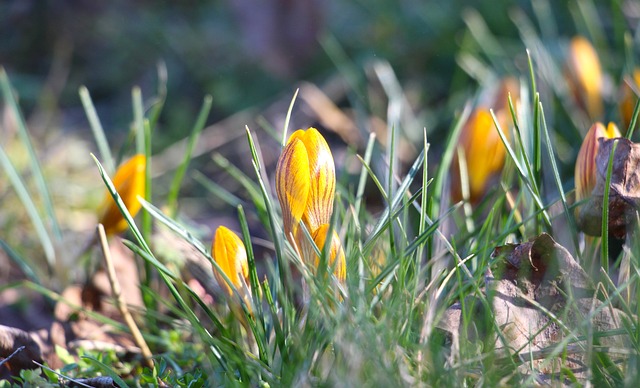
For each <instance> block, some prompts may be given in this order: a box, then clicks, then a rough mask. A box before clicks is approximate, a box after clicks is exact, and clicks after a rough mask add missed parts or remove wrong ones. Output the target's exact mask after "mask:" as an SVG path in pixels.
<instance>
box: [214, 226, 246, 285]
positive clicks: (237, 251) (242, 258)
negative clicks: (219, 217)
mask: <svg viewBox="0 0 640 388" xmlns="http://www.w3.org/2000/svg"><path fill="white" fill-rule="evenodd" d="M211 252H212V254H213V260H215V262H216V263H217V264H218V266H219V267H220V269H221V270H222V271H223V272H224V274H225V275H226V276H227V277H228V278H229V280H230V281H231V284H229V283H227V281H226V280H225V278H224V276H222V274H221V273H220V271H218V270H217V268H214V270H213V274H214V275H215V277H216V280H217V281H218V284H219V285H220V288H222V289H223V290H226V291H227V293H228V294H229V296H233V289H232V288H231V286H233V287H235V289H236V290H238V291H239V292H241V294H242V293H243V292H244V290H245V288H246V287H247V286H248V285H249V266H248V263H247V251H246V249H245V247H244V243H243V242H242V240H241V239H240V237H238V235H237V234H235V233H234V232H232V231H231V230H230V229H229V228H227V227H225V226H219V227H218V229H216V234H215V236H214V238H213V243H212V246H211ZM247 295H248V294H247ZM243 296H244V295H243Z"/></svg>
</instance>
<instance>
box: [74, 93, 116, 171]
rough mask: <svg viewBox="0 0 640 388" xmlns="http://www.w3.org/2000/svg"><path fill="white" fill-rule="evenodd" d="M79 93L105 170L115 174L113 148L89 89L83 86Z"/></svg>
mask: <svg viewBox="0 0 640 388" xmlns="http://www.w3.org/2000/svg"><path fill="white" fill-rule="evenodd" d="M78 93H79V94H80V101H82V106H83V107H84V112H85V114H86V115H87V120H89V126H90V127H91V131H92V132H93V137H94V138H95V140H96V145H97V146H98V150H99V151H100V156H101V157H102V160H104V165H105V168H106V170H107V172H108V173H109V174H113V173H115V171H116V165H115V162H114V160H113V155H112V154H111V148H110V147H109V142H108V141H107V136H106V135H105V133H104V129H103V128H102V124H101V123H100V119H99V118H98V113H97V112H96V108H95V106H94V105H93V101H92V100H91V95H90V94H89V89H87V88H86V87H85V86H81V87H80V90H79V92H78Z"/></svg>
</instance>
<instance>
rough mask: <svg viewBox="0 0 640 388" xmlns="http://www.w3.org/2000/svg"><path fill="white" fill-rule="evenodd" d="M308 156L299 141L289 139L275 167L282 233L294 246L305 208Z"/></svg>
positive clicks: (309, 183) (307, 187)
mask: <svg viewBox="0 0 640 388" xmlns="http://www.w3.org/2000/svg"><path fill="white" fill-rule="evenodd" d="M309 179H310V175H309V156H308V155H307V149H306V148H305V146H304V143H302V141H301V140H299V139H297V138H293V139H291V140H290V141H289V142H288V143H287V145H286V146H285V147H284V150H283V151H282V154H281V155H280V159H278V165H277V167H276V191H277V194H278V201H280V207H281V208H282V217H283V223H284V233H285V235H286V236H287V238H288V239H289V241H290V242H291V243H292V244H293V245H294V246H295V243H294V242H293V240H292V239H293V236H295V234H296V229H297V227H298V223H299V222H300V219H301V218H302V214H303V213H304V211H305V209H306V207H307V198H308V196H309V190H310V186H311V182H309Z"/></svg>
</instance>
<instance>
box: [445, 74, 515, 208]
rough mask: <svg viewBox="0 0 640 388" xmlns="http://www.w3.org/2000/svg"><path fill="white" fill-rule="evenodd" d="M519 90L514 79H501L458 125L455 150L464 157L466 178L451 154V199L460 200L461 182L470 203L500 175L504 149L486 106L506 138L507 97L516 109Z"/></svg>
mask: <svg viewBox="0 0 640 388" xmlns="http://www.w3.org/2000/svg"><path fill="white" fill-rule="evenodd" d="M519 89H520V84H519V83H518V81H517V80H516V79H515V78H512V77H505V78H503V79H502V80H501V81H500V83H499V84H498V85H497V87H496V88H495V89H494V91H493V93H488V94H486V95H487V96H488V97H486V98H485V99H484V101H481V102H480V104H479V106H478V108H476V110H475V111H474V112H473V113H472V114H471V116H470V117H469V119H468V120H467V122H466V123H465V125H464V127H462V131H461V133H460V138H459V143H460V145H459V148H458V149H459V151H460V152H461V155H459V156H461V157H464V160H465V162H466V168H467V176H468V179H467V181H466V182H463V181H462V171H461V169H460V167H461V166H460V158H459V157H455V158H454V160H453V166H452V179H451V199H452V200H453V201H454V202H458V201H460V200H462V198H463V195H462V187H463V184H465V185H467V186H468V187H469V200H470V202H471V203H477V202H478V201H479V200H480V199H482V197H484V195H485V194H486V193H487V191H488V189H489V188H490V187H491V186H492V185H493V184H494V183H495V181H496V180H497V179H498V178H499V177H500V174H501V172H502V167H503V166H504V162H505V158H506V149H505V147H504V144H503V142H502V140H501V139H500V135H499V134H498V130H497V129H496V127H495V124H494V122H493V118H492V117H491V113H490V109H493V111H494V113H495V115H496V119H497V120H498V124H499V125H500V128H501V129H502V131H503V133H504V135H505V136H506V137H507V140H508V139H509V133H510V131H509V127H510V123H511V114H510V110H509V96H511V98H512V102H513V104H514V108H516V109H517V106H518V98H519V94H520V93H519Z"/></svg>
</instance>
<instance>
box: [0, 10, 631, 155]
mask: <svg viewBox="0 0 640 388" xmlns="http://www.w3.org/2000/svg"><path fill="white" fill-rule="evenodd" d="M580 3H588V4H591V5H593V6H596V5H597V11H598V13H599V14H601V13H602V12H604V13H605V14H606V13H611V9H612V6H611V4H609V2H595V3H598V4H595V3H590V2H586V1H578V2H575V1H573V2H571V1H570V2H563V4H561V5H560V4H556V2H553V1H544V0H543V1H541V2H531V1H529V0H523V1H509V0H495V1H468V0H456V1H445V2H443V1H418V0H413V1H384V0H370V1H331V0H325V1H321V0H309V1H293V0H234V1H181V2H172V1H144V0H140V1H111V2H94V1H83V0H80V1H39V0H20V1H17V0H14V1H11V0H9V1H3V2H2V3H1V4H0V36H1V37H2V39H1V40H0V63H2V65H3V66H4V67H5V68H6V70H7V72H8V73H9V75H10V77H11V80H12V82H13V84H14V86H15V88H16V89H17V90H19V92H20V98H21V105H22V107H23V109H25V111H26V112H27V114H28V113H29V112H32V111H33V110H35V109H42V110H45V111H48V112H49V113H55V117H57V118H58V119H59V120H60V121H59V122H56V123H55V124H56V125H59V126H61V127H63V128H81V127H82V126H84V125H86V124H85V123H84V122H83V121H84V117H83V112H82V109H81V108H80V101H79V98H78V87H79V86H80V85H85V86H87V88H88V89H89V90H90V92H91V95H92V97H93V99H94V102H95V104H96V105H97V107H98V112H99V113H100V116H101V119H102V120H103V121H104V123H103V124H104V126H105V128H106V129H107V131H110V132H111V133H112V134H113V132H114V131H119V130H120V131H122V130H125V129H126V127H127V125H128V123H129V121H130V107H131V102H130V101H131V98H130V89H131V87H132V86H134V85H140V86H141V87H142V89H143V93H146V94H149V93H152V92H153V91H155V88H156V87H157V65H158V63H160V62H162V63H164V64H165V65H166V70H167V74H168V84H167V89H168V94H167V104H166V107H165V109H164V110H163V114H162V118H161V123H162V130H163V134H165V135H166V136H167V137H166V138H163V139H158V140H156V141H158V142H159V144H161V145H166V144H170V143H171V142H172V140H174V139H176V138H181V137H184V136H186V133H185V132H186V131H187V128H188V127H189V125H190V123H191V121H192V119H193V117H194V116H195V115H196V114H197V111H198V109H199V106H200V101H201V99H202V96H203V95H205V94H211V95H212V97H213V101H214V103H213V111H212V114H211V116H210V121H211V122H215V121H218V120H220V119H223V118H225V117H227V116H229V115H231V114H233V113H236V112H238V111H240V110H242V109H245V108H247V107H252V106H256V105H257V106H260V105H264V104H266V103H268V102H269V101H272V100H273V99H274V98H275V97H276V96H279V95H281V94H282V93H289V94H292V93H293V89H294V87H295V84H296V81H298V80H303V79H304V80H310V81H312V82H323V81H325V80H327V79H329V78H330V77H331V76H332V75H334V74H336V73H337V72H338V71H339V70H338V63H337V62H339V61H340V58H337V57H336V55H337V54H336V47H339V52H341V53H342V54H344V55H345V56H346V58H349V59H350V61H352V63H353V65H354V68H356V69H357V68H360V69H363V68H364V67H365V66H364V65H365V64H366V63H367V62H370V61H371V60H374V59H382V60H386V61H388V62H389V63H390V64H391V66H392V68H393V69H394V71H395V72H396V74H397V76H398V79H400V80H401V82H402V85H403V86H404V87H405V88H406V92H407V94H408V95H409V96H411V97H412V103H414V104H415V108H416V110H419V111H426V110H428V109H429V110H432V111H438V110H442V107H443V106H445V105H446V103H447V102H451V101H452V98H451V97H452V95H455V94H456V93H459V92H461V91H462V92H463V93H465V94H466V95H465V96H463V97H461V98H460V99H458V100H456V101H460V100H464V98H466V97H468V96H469V95H470V93H472V92H473V91H474V87H475V84H476V80H474V79H473V77H472V76H473V75H470V74H469V73H468V72H467V71H464V70H463V69H462V68H461V67H460V66H459V60H460V54H461V52H473V51H477V49H474V48H473V47H472V46H473V45H472V44H471V43H472V40H473V38H471V34H470V32H469V28H470V27H474V26H475V28H483V26H484V27H486V28H488V29H489V30H490V32H491V34H493V35H495V37H496V38H497V39H498V40H497V41H495V42H494V44H495V46H493V47H485V49H486V50H488V51H489V52H490V53H492V54H496V55H503V56H504V57H505V58H504V59H505V60H506V62H507V63H504V64H501V65H500V68H498V69H497V70H498V71H506V70H509V68H510V67H513V66H515V65H518V64H517V63H514V61H513V58H514V56H519V57H522V56H523V54H524V49H525V47H524V46H523V43H522V40H521V38H520V32H519V30H518V28H517V26H516V23H515V22H514V18H515V15H517V14H518V13H520V12H522V13H524V14H525V15H527V17H528V18H530V19H531V20H533V22H534V23H536V22H537V21H536V17H537V16H540V17H546V15H545V14H544V13H548V15H549V16H551V17H552V18H553V20H546V21H544V23H546V24H547V25H546V26H542V28H550V29H551V27H550V26H553V29H555V31H551V30H549V31H543V32H545V33H547V34H551V35H553V36H554V37H555V36H558V35H560V36H571V35H574V34H575V33H576V32H582V33H588V31H580V30H581V29H585V28H587V27H586V26H581V25H579V23H580V19H581V14H580V13H581V10H580V8H581V4H580ZM600 3H602V4H600ZM612 3H615V2H612ZM629 3H630V5H629V7H631V6H632V3H633V2H629ZM535 4H538V5H535ZM635 12H637V10H636V11H635ZM605 16H606V15H603V19H606V20H613V19H612V18H607V17H605ZM576 19H577V20H576ZM480 21H481V22H480ZM607 27H608V28H610V29H613V28H614V27H615V26H611V25H609V26H607ZM480 33H483V32H482V31H480ZM599 43H604V42H599ZM495 62H496V63H498V62H499V61H498V60H495ZM519 65H521V66H523V65H526V63H522V61H520V63H519ZM58 110H60V111H58ZM443 117H444V115H443ZM433 124H434V125H435V124H438V121H437V120H436V121H434V122H433ZM52 125H53V123H52Z"/></svg>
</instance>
